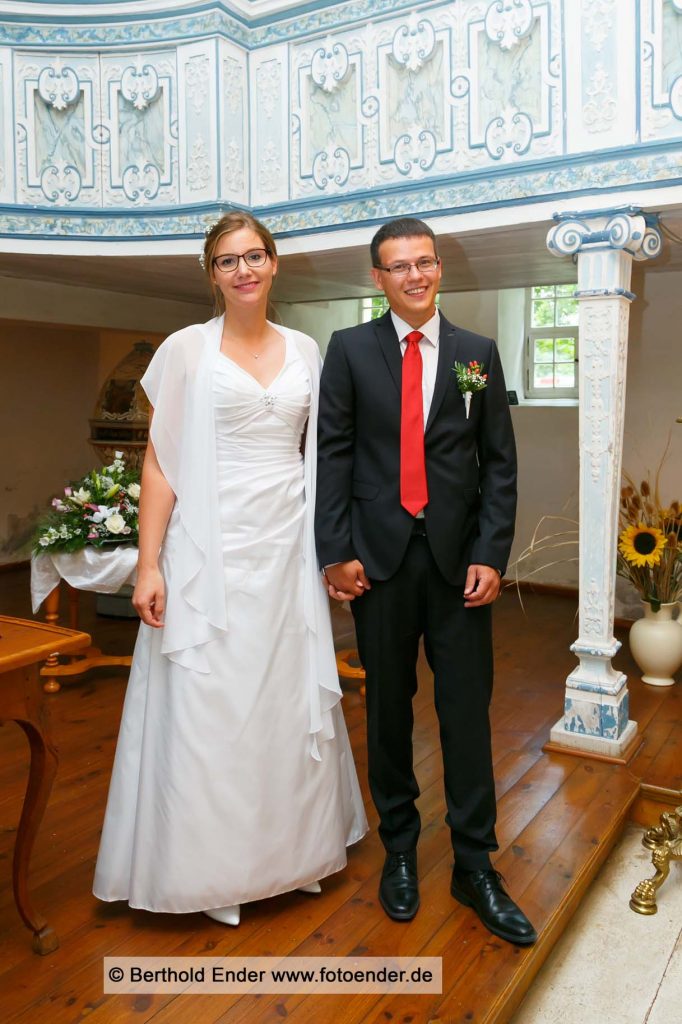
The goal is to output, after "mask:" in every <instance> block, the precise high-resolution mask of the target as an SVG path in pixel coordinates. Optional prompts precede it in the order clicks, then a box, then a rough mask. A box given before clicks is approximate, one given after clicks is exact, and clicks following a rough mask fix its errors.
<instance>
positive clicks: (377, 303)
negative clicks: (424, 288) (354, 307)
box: [361, 292, 440, 324]
mask: <svg viewBox="0 0 682 1024" xmlns="http://www.w3.org/2000/svg"><path fill="white" fill-rule="evenodd" d="M361 302H362V306H361V320H362V323H363V324H366V323H369V321H370V320H376V319H377V317H380V316H383V315H384V313H387V312H388V308H389V307H388V299H387V298H386V296H385V295H372V297H371V298H369V299H362V300H361ZM436 309H440V292H439V293H438V295H436Z"/></svg>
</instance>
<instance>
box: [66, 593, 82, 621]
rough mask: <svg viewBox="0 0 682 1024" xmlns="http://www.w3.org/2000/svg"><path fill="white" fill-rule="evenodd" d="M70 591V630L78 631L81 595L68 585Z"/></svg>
mask: <svg viewBox="0 0 682 1024" xmlns="http://www.w3.org/2000/svg"><path fill="white" fill-rule="evenodd" d="M67 588H68V591H69V629H78V602H79V599H80V595H79V593H78V591H77V590H76V588H75V587H72V586H71V585H70V584H68V583H67Z"/></svg>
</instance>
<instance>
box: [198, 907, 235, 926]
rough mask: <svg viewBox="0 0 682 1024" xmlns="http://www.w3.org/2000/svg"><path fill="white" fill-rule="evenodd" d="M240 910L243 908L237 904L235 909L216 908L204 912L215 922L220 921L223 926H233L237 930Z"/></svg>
mask: <svg viewBox="0 0 682 1024" xmlns="http://www.w3.org/2000/svg"><path fill="white" fill-rule="evenodd" d="M240 910H241V908H240V906H239V904H238V903H237V904H235V906H233V907H216V908H215V909H214V910H204V914H206V917H210V918H212V919H213V920H214V921H220V923H221V924H231V925H232V926H233V927H234V928H236V927H237V925H238V924H239V915H240Z"/></svg>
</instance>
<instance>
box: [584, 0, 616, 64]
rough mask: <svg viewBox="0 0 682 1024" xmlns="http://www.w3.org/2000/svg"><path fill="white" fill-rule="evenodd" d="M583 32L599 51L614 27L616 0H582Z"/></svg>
mask: <svg viewBox="0 0 682 1024" xmlns="http://www.w3.org/2000/svg"><path fill="white" fill-rule="evenodd" d="M581 13H582V20H583V25H584V28H585V33H586V36H587V38H588V40H589V41H590V43H591V45H592V46H593V47H594V49H595V50H596V51H597V53H599V52H600V51H601V49H602V47H603V45H604V42H605V40H606V39H608V37H609V35H610V34H611V32H612V31H613V29H614V27H615V17H616V0H582V11H581Z"/></svg>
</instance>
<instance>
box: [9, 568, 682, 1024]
mask: <svg viewBox="0 0 682 1024" xmlns="http://www.w3.org/2000/svg"><path fill="white" fill-rule="evenodd" d="M524 604H525V609H526V614H525V615H524V613H523V612H522V610H521V609H520V607H519V602H518V599H517V597H516V596H515V595H514V594H513V593H511V592H508V593H506V594H505V596H504V599H503V600H502V601H500V602H498V605H497V608H496V689H495V697H494V701H493V707H492V721H493V728H494V756H495V771H496V779H497V791H498V806H499V818H498V839H499V842H500V851H499V854H498V856H497V860H496V864H497V867H498V868H499V869H500V870H501V871H502V873H503V874H504V876H505V878H506V880H507V883H508V886H509V888H510V890H511V892H512V893H513V894H514V896H515V897H516V898H517V899H518V900H519V902H520V903H521V905H522V906H523V907H524V909H525V910H526V912H527V913H528V915H529V916H530V917H531V919H532V920H533V922H534V923H535V924H536V926H537V928H538V930H539V932H540V939H539V941H538V943H537V945H536V946H535V947H533V948H531V949H526V950H521V949H519V948H517V947H514V946H511V945H509V944H507V943H504V942H502V941H500V940H497V939H494V938H493V937H492V936H491V935H490V934H489V933H488V932H487V931H486V930H485V929H484V928H483V927H482V925H481V924H480V923H479V922H478V919H477V918H476V917H475V915H474V914H473V912H471V911H470V910H467V909H465V908H463V907H461V906H460V905H459V904H457V903H456V902H455V901H453V900H452V898H451V897H450V895H449V880H450V871H451V867H452V862H451V854H450V847H449V841H448V834H447V830H446V827H445V825H444V822H443V815H444V801H443V783H442V769H441V758H440V751H439V744H438V732H437V725H436V718H435V713H434V710H433V701H432V688H431V683H430V679H429V673H428V672H427V671H426V670H425V669H424V668H423V667H422V671H421V674H420V688H419V692H418V695H417V697H416V700H415V737H414V738H415V762H416V771H417V775H418V779H419V784H420V787H421V797H420V801H419V807H420V811H421V815H422V822H423V831H422V835H421V839H420V843H419V874H420V885H421V901H422V902H421V909H420V911H419V913H418V915H417V917H416V918H415V919H414V920H413V921H411V922H409V923H407V924H404V923H403V924H399V923H396V922H393V921H391V920H389V919H388V918H387V917H386V915H385V914H384V913H383V911H382V910H381V908H380V906H379V905H378V902H377V885H378V880H379V874H380V870H381V866H382V863H383V854H382V850H381V847H380V843H379V840H378V837H377V834H376V829H375V826H376V816H375V814H374V810H373V808H372V806H371V803H370V801H369V799H368V797H367V782H366V763H367V762H366V754H365V730H364V709H363V704H362V699H361V697H360V695H359V694H358V693H357V691H355V690H353V689H349V690H348V691H347V693H346V697H345V700H344V709H345V714H346V720H347V723H348V730H349V734H350V737H351V742H352V745H353V750H354V753H355V758H356V763H357V767H358V773H359V776H360V780H361V784H362V787H363V793H364V795H365V799H366V803H367V808H368V816H369V818H370V825H371V826H372V830H371V831H370V833H369V835H368V836H367V837H366V838H365V839H364V840H363V841H362V842H361V843H359V844H357V845H356V846H354V847H352V848H351V849H350V851H349V862H348V868H347V870H345V871H343V872H340V873H339V874H338V875H336V876H334V877H333V878H331V879H329V880H327V881H326V882H325V883H324V888H323V893H322V895H321V896H317V897H313V896H306V895H303V894H300V893H292V894H287V895H285V896H281V897H277V898H275V899H272V900H266V901H263V902H260V903H255V904H250V905H248V906H246V907H245V908H243V914H242V923H241V925H240V926H239V928H237V929H230V928H226V927H224V926H221V925H219V924H216V923H214V922H212V921H210V920H208V919H207V918H206V917H204V916H203V915H201V914H186V915H170V914H158V915H154V914H150V913H146V912H143V911H135V910H130V909H129V908H128V907H127V906H126V905H123V904H106V905H103V904H100V903H98V902H97V901H96V900H95V899H94V897H93V896H92V895H91V884H92V875H93V869H94V863H95V856H96V852H97V845H98V839H99V831H100V827H101V821H102V815H103V810H104V804H105V799H106V792H107V784H108V779H109V773H110V770H111V763H112V758H113V752H114V747H115V742H116V733H117V730H118V723H119V718H120V712H121V705H122V700H123V695H124V690H125V671H124V670H109V671H108V672H105V671H104V670H97V671H94V672H91V673H90V675H89V676H87V677H85V679H84V680H82V681H76V682H73V683H69V684H67V685H65V686H64V688H63V689H62V691H61V692H60V693H59V694H56V695H54V696H52V697H50V705H51V711H52V721H53V728H54V734H55V738H56V741H57V745H58V747H59V751H60V768H59V772H58V776H57V781H56V783H55V787H54V790H53V793H52V797H51V800H50V804H49V807H48V810H47V812H46V815H45V819H44V821H43V825H42V828H41V832H40V835H39V837H38V840H37V843H36V847H35V852H34V856H33V861H32V870H31V876H30V878H31V890H32V893H33V896H34V900H35V904H36V906H37V907H38V908H39V909H40V910H41V911H42V912H43V913H45V914H46V916H47V917H48V920H49V921H50V923H51V924H52V925H53V926H54V928H55V929H56V931H57V934H58V935H59V938H60V942H61V946H60V948H59V949H58V950H57V951H56V952H54V953H52V954H51V955H49V956H46V957H39V956H37V955H35V954H34V953H32V951H31V945H30V935H29V933H28V932H27V931H26V930H25V929H24V927H23V926H22V924H21V922H20V920H19V918H18V915H17V914H16V911H15V909H14V905H13V902H12V898H11V890H10V877H11V855H12V847H13V840H14V834H15V829H16V824H17V821H18V818H19V812H20V807H21V800H22V798H23V788H24V784H25V778H26V768H27V763H28V757H27V750H26V749H25V747H26V744H25V741H24V737H23V734H22V733H21V732H20V731H19V729H17V728H16V727H15V726H13V725H6V726H5V727H4V728H2V729H0V879H1V885H0V892H1V894H2V895H1V897H0V928H1V929H2V931H1V934H0V1006H2V1019H3V1021H5V1022H16V1024H19V1022H21V1024H29V1022H30V1024H33V1022H38V1021H45V1020H47V1021H50V1024H73V1022H76V1021H82V1020H83V1019H84V1018H85V1017H87V1019H88V1021H91V1022H93V1024H94V1022H106V1024H115V1022H121V1021H136V1022H139V1024H143V1022H145V1021H153V1022H154V1024H171V1022H177V1024H184V1022H189V1021H191V1022H192V1024H214V1022H221V1024H236V1022H238V1021H239V1022H249V1024H251V1022H258V1024H260V1022H278V1024H280V1022H281V1021H282V1020H283V1019H286V1020H287V1021H292V1022H294V1024H303V1022H315V1024H326V1022H331V1021H334V1022H338V1024H359V1022H367V1024H369V1022H375V1021H381V1022H390V1021H394V1022H400V1024H410V1022H414V1024H422V1022H423V1024H427V1022H429V1024H459V1022H465V1021H466V1022H470V1021H473V1022H474V1024H493V1022H494V1024H502V1022H505V1021H507V1020H508V1019H509V1017H510V1016H511V1014H512V1013H513V1011H514V1010H515V1008H516V1007H517V1005H518V1003H519V1002H520V1000H521V998H522V997H523V994H524V993H525V991H526V989H527V988H528V986H529V985H530V984H531V983H532V979H533V977H534V975H535V973H536V972H537V970H538V969H539V967H540V965H541V964H542V962H543V960H544V959H545V958H546V956H547V954H548V952H549V950H550V949H551V947H552V945H553V944H554V942H555V941H556V939H557V938H558V936H559V935H560V934H561V931H562V930H563V928H564V927H565V924H566V922H567V920H568V919H569V918H570V916H571V914H572V913H573V911H574V910H575V908H576V906H577V905H578V903H579V901H580V899H581V896H582V894H583V893H584V891H585V889H586V887H587V886H588V885H589V882H590V881H591V879H592V878H593V877H594V875H595V873H596V872H597V870H598V868H599V866H600V865H601V863H602V862H603V860H604V859H605V857H606V856H607V854H608V852H609V851H610V849H611V847H612V846H613V844H614V843H615V842H616V840H617V839H618V836H619V834H620V831H621V829H622V826H623V824H624V822H625V821H626V820H627V819H628V816H630V815H632V814H635V815H636V814H637V813H639V814H640V815H641V816H643V817H644V818H645V819H646V821H647V823H653V820H655V815H654V817H653V819H652V817H651V815H652V814H653V812H654V810H655V805H656V793H657V791H656V790H655V789H653V790H651V791H650V792H649V793H648V795H647V796H646V798H643V797H640V795H639V794H640V779H644V781H645V782H646V783H647V784H649V785H651V786H653V787H656V786H658V787H666V788H667V789H668V790H669V791H675V790H679V789H680V786H681V785H682V780H681V779H680V771H681V769H682V759H681V758H680V756H679V755H680V738H679V737H680V718H681V716H682V708H681V706H680V694H679V686H677V687H675V688H673V689H672V690H658V689H655V688H652V687H646V686H644V685H643V684H642V683H641V682H640V681H639V679H638V677H637V670H636V668H635V666H634V664H633V663H632V662H631V660H630V658H629V655H628V653H627V643H625V644H624V646H623V650H622V652H621V654H620V655H619V656H618V659H617V664H618V666H619V667H621V668H622V669H623V670H624V671H625V672H626V673H627V674H628V676H629V679H630V689H631V717H633V718H634V719H636V720H637V721H638V723H639V726H640V730H641V731H642V735H643V738H644V744H643V747H642V749H641V751H640V753H639V754H638V755H637V757H636V758H635V760H634V761H633V762H632V763H631V765H630V766H629V767H628V768H626V767H624V766H620V765H613V764H608V763H604V762H599V761H588V760H584V759H582V758H579V757H572V756H567V755H563V754H549V755H548V754H544V753H543V751H542V746H543V743H544V742H545V741H546V740H547V738H548V734H549V729H550V726H551V725H553V724H554V722H555V721H556V720H557V719H558V718H559V716H560V714H561V709H562V702H563V690H564V680H565V677H566V675H567V673H568V672H569V671H570V669H571V668H572V667H573V665H574V658H573V656H572V655H571V654H570V652H569V651H568V645H569V643H570V642H572V640H573V639H574V638H575V629H576V626H575V621H574V613H575V608H574V605H573V603H572V602H571V601H567V600H566V599H563V598H559V597H538V596H533V595H524ZM0 614H13V615H21V616H25V617H30V608H29V604H28V579H27V572H26V571H25V570H18V571H14V572H11V573H3V574H1V575H0ZM344 616H345V613H343V611H342V610H339V611H338V612H337V614H336V634H337V637H338V639H339V643H340V646H347V645H348V635H347V634H348V629H349V621H350V619H349V617H344ZM81 626H82V628H84V629H86V630H89V631H90V632H91V633H92V634H93V635H94V638H95V640H96V642H98V643H99V644H100V645H101V646H102V648H103V649H104V650H105V651H106V652H107V653H128V652H130V651H131V650H132V645H133V640H134V635H135V631H136V625H135V624H134V623H133V622H125V621H122V620H113V619H103V618H97V617H96V616H95V614H94V601H93V599H92V597H91V596H90V595H84V599H83V608H82V616H81ZM621 639H623V637H621ZM647 801H648V802H647ZM647 815H648V816H649V817H647ZM196 869H197V871H200V870H201V865H200V864H197V865H196ZM111 954H116V955H121V956H134V955H157V956H162V955H186V956H189V955H199V956H201V955H212V956H218V955H226V954H237V955H244V956H247V955H274V954H277V955H285V954H295V955H298V956H340V955H358V954H361V955H367V956H370V955H374V956H388V955H399V956H408V955H410V956H411V955H430V956H440V957H442V958H443V992H442V994H441V995H437V996H434V995H430V996H426V995H420V996H404V995H403V996H398V997H396V996H389V995H387V996H383V997H382V996H380V995H354V996H331V995H330V996H321V997H311V996H308V997H305V996H301V995H263V996H250V997H245V996H242V997H236V996H222V995H215V996H193V997H187V996H173V995H145V996H138V997H133V996H105V995H104V994H103V992H102V958H103V957H104V956H106V955H111Z"/></svg>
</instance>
